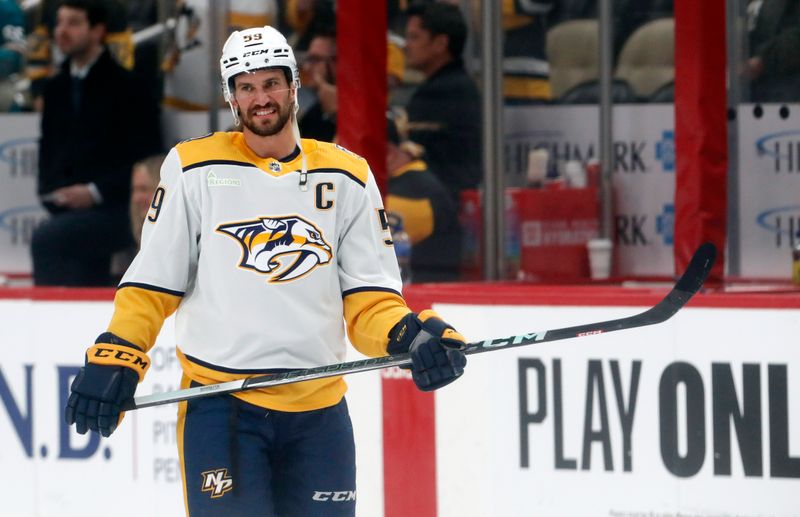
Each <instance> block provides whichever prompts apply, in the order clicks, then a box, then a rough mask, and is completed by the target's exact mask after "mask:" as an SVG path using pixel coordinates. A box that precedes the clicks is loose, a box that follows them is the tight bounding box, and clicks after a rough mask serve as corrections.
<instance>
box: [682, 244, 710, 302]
mask: <svg viewBox="0 0 800 517" xmlns="http://www.w3.org/2000/svg"><path fill="white" fill-rule="evenodd" d="M716 259H717V247H716V246H714V245H713V244H712V243H710V242H704V243H703V244H701V245H700V247H698V248H697V251H695V252H694V255H693V256H692V259H691V260H690V261H689V265H688V266H687V267H686V271H685V272H684V273H683V275H681V278H680V279H679V280H678V283H677V284H675V289H676V290H679V291H684V292H687V293H691V294H695V293H697V291H699V290H700V288H701V287H702V286H703V282H705V281H706V278H708V275H709V273H711V268H712V267H713V266H714V261H715V260H716Z"/></svg>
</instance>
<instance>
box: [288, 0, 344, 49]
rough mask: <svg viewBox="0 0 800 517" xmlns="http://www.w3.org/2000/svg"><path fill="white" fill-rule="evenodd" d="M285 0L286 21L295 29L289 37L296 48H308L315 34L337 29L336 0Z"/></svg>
mask: <svg viewBox="0 0 800 517" xmlns="http://www.w3.org/2000/svg"><path fill="white" fill-rule="evenodd" d="M285 1H286V5H285V7H286V22H287V24H288V26H289V27H290V28H291V30H292V31H293V32H292V34H291V35H289V36H288V37H289V39H290V43H291V44H292V46H293V47H295V49H296V50H298V51H304V50H307V49H308V48H309V46H310V45H311V40H312V39H314V36H316V35H317V34H320V33H329V32H330V31H333V30H335V28H336V2H335V0H285Z"/></svg>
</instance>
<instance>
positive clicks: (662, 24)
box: [614, 18, 675, 100]
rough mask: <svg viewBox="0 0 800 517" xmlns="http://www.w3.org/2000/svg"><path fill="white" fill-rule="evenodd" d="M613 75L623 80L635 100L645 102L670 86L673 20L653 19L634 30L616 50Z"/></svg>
mask: <svg viewBox="0 0 800 517" xmlns="http://www.w3.org/2000/svg"><path fill="white" fill-rule="evenodd" d="M614 76H615V77H616V78H618V79H623V80H625V81H627V82H628V84H630V85H631V88H633V91H634V93H635V94H636V96H637V97H639V98H641V99H648V100H649V99H651V98H652V96H653V95H654V94H655V93H656V92H657V91H658V90H659V89H660V88H662V87H667V86H668V85H669V83H672V81H673V80H674V79H675V20H674V18H660V19H658V20H653V21H651V22H648V23H646V24H644V25H642V26H641V27H639V28H638V29H636V31H635V32H634V33H633V34H631V37H630V38H628V40H627V41H626V42H625V44H624V45H623V47H622V50H621V51H620V55H619V60H618V61H617V69H616V71H615V74H614ZM667 89H668V88H667ZM667 93H668V92H667Z"/></svg>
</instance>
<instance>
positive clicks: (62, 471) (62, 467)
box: [0, 284, 800, 517]
mask: <svg viewBox="0 0 800 517" xmlns="http://www.w3.org/2000/svg"><path fill="white" fill-rule="evenodd" d="M466 287H467V288H466V289H465V288H455V287H449V288H448V287H443V286H440V287H436V288H431V287H427V288H425V287H423V288H417V287H412V288H410V289H408V292H407V293H406V295H407V298H408V299H409V301H410V303H411V304H412V305H414V306H415V308H420V307H421V306H427V305H431V304H433V306H434V307H435V308H436V309H437V310H439V311H440V313H441V314H442V315H443V316H445V318H446V319H447V320H448V321H449V322H451V323H452V324H453V325H455V326H456V327H457V328H458V329H459V330H460V331H461V332H462V333H464V334H465V335H466V336H467V337H468V339H470V340H479V339H484V338H492V337H502V336H504V335H511V334H515V333H522V332H530V331H541V330H547V329H552V328H556V327H561V326H569V325H574V324H579V323H585V322H591V321H597V320H603V319H610V318H617V317H621V316H627V315H631V314H633V313H636V312H639V311H641V310H642V309H643V308H644V307H646V306H647V305H651V304H652V303H655V301H657V300H658V298H659V297H660V295H661V294H663V292H664V290H663V289H652V290H623V289H618V288H610V287H571V288H570V287H564V286H562V287H555V288H546V287H507V286H481V285H477V284H473V285H470V286H466ZM3 293H4V292H2V291H0V328H2V329H3V331H2V336H3V337H2V343H1V344H2V348H0V350H2V352H1V354H2V355H0V402H1V403H2V408H0V436H3V437H4V440H3V447H2V449H0V466H2V468H3V470H4V471H5V472H6V473H7V477H5V480H6V483H3V484H0V500H2V501H3V503H2V505H0V515H2V516H15V517H24V516H50V515H59V516H69V515H94V514H98V515H99V514H100V513H102V512H103V511H104V510H105V509H107V508H109V505H110V506H111V507H114V508H115V510H116V512H117V514H118V515H121V516H125V515H131V516H134V515H136V516H138V515H142V514H145V515H163V516H174V515H181V514H182V513H183V505H182V500H181V488H180V483H181V482H180V469H179V466H178V463H177V454H176V446H175V407H174V406H165V407H158V408H149V409H144V410H140V411H137V412H133V413H131V414H129V415H127V416H126V419H125V421H124V422H123V425H122V426H121V428H120V429H119V430H118V431H117V432H116V433H115V434H114V435H113V436H112V437H111V438H109V439H99V438H97V437H94V436H92V437H87V436H80V435H77V434H75V433H74V431H72V430H70V429H68V428H67V427H66V426H65V425H64V424H63V420H62V408H63V405H64V401H65V398H66V394H67V393H68V386H69V383H70V382H71V378H72V376H73V375H74V374H75V372H76V371H77V369H78V368H79V367H80V364H81V363H82V353H83V350H84V349H85V347H86V346H87V345H88V344H89V343H91V342H92V341H93V340H94V338H95V336H96V335H97V334H98V333H99V332H100V331H101V330H102V329H104V328H105V325H106V323H107V321H108V318H109V316H110V314H111V308H112V307H111V302H110V299H111V294H112V293H111V292H110V291H103V290H101V291H86V290H82V291H64V290H44V291H41V290H40V291H25V290H9V291H6V292H5V294H3ZM467 295H469V298H467ZM798 334H800V296H798V295H796V294H770V295H747V294H743V295H701V296H699V298H698V299H696V301H693V302H692V304H690V307H689V308H687V309H684V310H683V311H681V312H680V313H679V314H678V315H677V316H676V317H675V318H673V319H672V320H670V321H668V322H667V323H664V324H661V325H657V326H652V327H646V328H641V329H635V330H630V331H622V332H617V333H613V334H608V335H599V336H588V337H583V338H579V339H574V340H568V341H561V342H555V343H548V344H544V345H534V346H530V347H522V348H518V349H511V350H506V351H497V352H492V353H486V354H479V355H474V356H471V357H470V359H469V364H468V368H467V373H466V374H465V376H464V377H463V378H462V379H460V380H459V381H458V382H456V383H454V384H452V385H450V386H448V387H446V388H444V389H442V390H440V391H438V392H436V394H423V393H420V392H418V391H417V390H416V389H415V388H414V386H413V383H412V382H411V381H410V380H409V379H408V376H407V374H406V372H403V371H400V370H389V371H384V372H382V373H376V372H369V373H363V374H357V375H352V376H350V377H348V379H347V380H348V384H349V385H350V391H349V393H348V402H349V404H350V408H351V413H352V416H353V421H354V427H355V431H356V443H357V448H358V476H359V479H358V482H359V483H358V515H359V516H364V517H374V516H377V517H380V516H381V515H385V516H387V517H391V516H407V515H414V516H415V517H416V516H421V517H425V516H429V517H437V516H438V517H447V516H495V515H502V516H532V515H536V516H560V515H586V516H593V515H598V516H611V515H613V516H634V515H648V516H649V515H664V516H666V515H672V516H677V515H679V514H680V515H691V516H708V517H711V516H719V515H739V516H757V515H771V516H775V517H788V516H798V515H800V505H798V503H797V501H798V499H797V495H796V494H797V491H798V489H800V398H799V397H797V393H798V392H800V373H799V372H800V349H798V347H797V338H796V336H797V335H798ZM173 347H174V341H173V331H172V325H171V321H168V322H167V324H166V325H165V327H164V330H163V331H162V334H161V336H160V338H159V342H158V345H157V348H156V349H155V350H154V351H153V352H152V353H151V358H152V360H153V366H152V368H151V370H150V372H149V374H148V378H147V380H146V382H145V384H143V385H142V387H141V388H140V389H141V391H140V393H142V394H146V393H151V392H153V391H164V390H172V389H175V388H176V387H177V383H178V379H179V370H178V366H177V363H176V361H175V358H174V355H173V352H174V350H173ZM356 357H357V356H356V355H353V356H352V357H351V359H355V358H356ZM12 477H13V479H14V481H15V482H14V483H13V484H12V483H10V482H9V480H10V479H12ZM126 493H127V494H130V495H129V496H126V495H125V494H126ZM127 497H131V498H133V499H135V501H136V504H128V503H125V502H124V501H125V500H126V498H127Z"/></svg>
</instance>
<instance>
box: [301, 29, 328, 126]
mask: <svg viewBox="0 0 800 517" xmlns="http://www.w3.org/2000/svg"><path fill="white" fill-rule="evenodd" d="M302 74H303V77H302V80H301V82H302V84H303V86H304V87H307V88H309V89H310V90H313V91H314V93H315V94H316V100H315V101H314V104H312V105H311V106H310V107H309V108H308V109H307V110H306V112H305V113H304V114H303V116H302V118H301V119H300V134H301V135H303V137H304V138H313V139H315V140H323V141H325V142H333V140H334V137H335V136H336V110H337V103H336V33H335V32H334V31H327V32H321V33H319V34H317V35H316V36H314V38H313V39H312V40H311V42H310V43H309V45H308V51H307V52H306V56H305V59H304V60H303V68H302Z"/></svg>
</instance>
